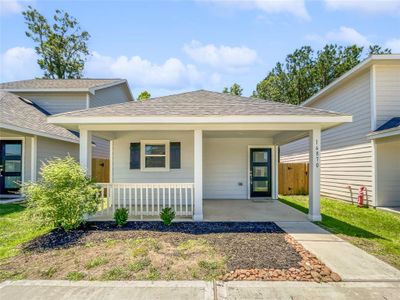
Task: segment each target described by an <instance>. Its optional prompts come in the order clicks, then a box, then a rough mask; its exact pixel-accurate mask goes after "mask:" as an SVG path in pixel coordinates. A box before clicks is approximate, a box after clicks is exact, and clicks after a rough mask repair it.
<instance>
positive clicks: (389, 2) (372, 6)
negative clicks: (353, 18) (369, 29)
mask: <svg viewBox="0 0 400 300" xmlns="http://www.w3.org/2000/svg"><path fill="white" fill-rule="evenodd" d="M325 5H326V7H327V8H328V9H331V10H351V11H358V12H360V11H361V12H366V13H371V14H372V13H374V14H375V13H389V14H396V13H397V14H398V13H400V0H325Z"/></svg>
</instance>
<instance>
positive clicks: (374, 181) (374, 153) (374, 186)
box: [371, 140, 378, 206]
mask: <svg viewBox="0 0 400 300" xmlns="http://www.w3.org/2000/svg"><path fill="white" fill-rule="evenodd" d="M371 145H372V153H371V156H372V182H371V185H372V187H371V189H372V198H373V201H374V203H373V206H378V197H377V196H378V177H377V173H378V172H377V171H378V169H377V168H378V160H377V152H378V151H377V148H378V147H377V145H376V141H375V140H371Z"/></svg>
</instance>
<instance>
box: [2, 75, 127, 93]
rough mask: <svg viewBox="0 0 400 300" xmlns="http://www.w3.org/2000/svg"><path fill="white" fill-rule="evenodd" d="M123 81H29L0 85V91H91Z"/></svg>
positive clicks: (122, 80) (122, 81)
mask: <svg viewBox="0 0 400 300" xmlns="http://www.w3.org/2000/svg"><path fill="white" fill-rule="evenodd" d="M124 82H126V80H124V79H89V78H84V79H30V80H19V81H12V82H5V83H0V90H7V91H17V90H32V91H34V90H54V89H58V90H60V89H61V90H62V89H66V90H67V89H82V90H84V89H86V90H89V89H93V88H95V89H96V88H101V87H102V86H108V85H110V84H111V85H112V84H118V83H124Z"/></svg>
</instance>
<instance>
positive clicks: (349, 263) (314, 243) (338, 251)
mask: <svg viewBox="0 0 400 300" xmlns="http://www.w3.org/2000/svg"><path fill="white" fill-rule="evenodd" d="M276 224H277V225H278V226H279V227H281V228H282V229H283V230H285V231H286V232H287V233H289V234H290V235H291V236H293V237H294V238H295V239H296V240H297V241H298V242H299V243H300V244H302V245H303V247H304V248H306V249H307V250H309V251H310V252H311V253H313V254H315V255H316V256H317V257H318V258H319V259H320V260H321V261H322V262H324V263H325V264H326V265H327V266H328V267H329V268H331V269H332V270H333V271H334V272H336V273H338V274H339V275H340V276H341V277H342V280H343V281H399V282H400V271H399V270H397V269H396V268H394V267H392V266H390V265H388V264H387V263H385V262H383V261H381V260H379V259H377V258H376V257H374V256H372V255H370V254H368V253H367V252H365V251H363V250H361V249H360V248H357V247H355V246H353V245H351V244H350V243H348V242H346V241H344V240H342V239H340V238H338V237H337V236H335V235H333V234H331V233H330V232H328V231H326V230H324V229H322V228H321V227H319V226H317V225H315V224H313V223H311V222H276Z"/></svg>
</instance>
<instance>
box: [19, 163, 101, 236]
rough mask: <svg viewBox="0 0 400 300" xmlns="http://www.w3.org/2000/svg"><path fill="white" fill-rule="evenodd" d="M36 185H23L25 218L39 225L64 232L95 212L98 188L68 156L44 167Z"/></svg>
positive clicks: (97, 201) (75, 226) (77, 225)
mask: <svg viewBox="0 0 400 300" xmlns="http://www.w3.org/2000/svg"><path fill="white" fill-rule="evenodd" d="M40 177H41V179H40V180H39V181H38V182H29V183H26V184H24V185H23V186H22V192H23V193H24V195H25V196H26V198H27V200H28V202H27V203H28V215H29V217H30V218H31V219H35V220H38V221H39V223H41V224H42V225H48V224H51V225H53V226H55V227H61V228H64V229H65V230H72V229H76V228H78V227H79V226H80V225H81V224H82V223H83V222H84V221H85V217H86V216H87V215H90V214H94V213H95V212H96V211H97V208H98V205H99V202H100V197H99V187H98V186H97V185H96V184H95V182H94V181H92V180H91V179H90V178H89V177H87V176H86V174H85V171H84V170H83V169H82V168H81V166H80V165H79V164H78V163H77V162H76V161H75V160H74V159H73V158H72V157H70V156H67V157H65V158H56V159H54V160H51V161H48V162H47V163H45V164H43V166H42V168H41V171H40Z"/></svg>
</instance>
